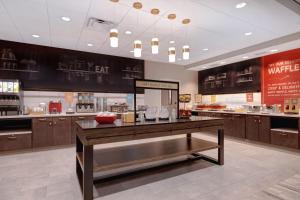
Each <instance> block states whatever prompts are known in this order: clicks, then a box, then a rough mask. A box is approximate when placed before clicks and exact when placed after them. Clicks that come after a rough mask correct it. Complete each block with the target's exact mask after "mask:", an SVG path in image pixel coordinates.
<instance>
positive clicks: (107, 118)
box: [95, 113, 117, 124]
mask: <svg viewBox="0 0 300 200" xmlns="http://www.w3.org/2000/svg"><path fill="white" fill-rule="evenodd" d="M116 119H117V116H116V115H115V114H113V113H99V114H98V115H97V116H96V117H95V120H96V121H97V122H98V123H99V124H112V123H114V121H115V120H116Z"/></svg>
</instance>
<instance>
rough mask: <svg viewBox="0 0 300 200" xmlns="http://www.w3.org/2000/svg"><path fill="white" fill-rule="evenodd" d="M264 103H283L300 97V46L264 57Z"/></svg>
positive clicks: (262, 85) (262, 89)
mask: <svg viewBox="0 0 300 200" xmlns="http://www.w3.org/2000/svg"><path fill="white" fill-rule="evenodd" d="M261 70H262V73H261V74H262V84H261V87H262V88H261V92H262V103H264V104H267V105H272V104H283V100H284V99H285V98H289V97H300V48H299V49H295V50H291V51H286V52H282V53H277V54H273V55H269V56H265V57H263V62H262V68H261Z"/></svg>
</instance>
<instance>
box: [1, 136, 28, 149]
mask: <svg viewBox="0 0 300 200" xmlns="http://www.w3.org/2000/svg"><path fill="white" fill-rule="evenodd" d="M31 137H32V134H31V133H22V134H19V133H18V134H1V135H0V151H8V150H18V149H26V148H31Z"/></svg>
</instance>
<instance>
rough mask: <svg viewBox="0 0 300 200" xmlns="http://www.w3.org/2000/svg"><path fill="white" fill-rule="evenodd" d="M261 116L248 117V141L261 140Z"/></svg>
mask: <svg viewBox="0 0 300 200" xmlns="http://www.w3.org/2000/svg"><path fill="white" fill-rule="evenodd" d="M258 120H259V116H247V117H246V124H247V126H246V138H247V139H248V140H256V141H258V140H259V124H258Z"/></svg>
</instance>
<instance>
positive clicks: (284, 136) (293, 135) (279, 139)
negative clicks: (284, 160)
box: [271, 129, 299, 148]
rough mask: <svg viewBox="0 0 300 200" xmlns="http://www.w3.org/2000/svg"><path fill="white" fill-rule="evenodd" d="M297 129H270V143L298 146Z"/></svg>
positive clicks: (290, 146) (289, 146)
mask: <svg viewBox="0 0 300 200" xmlns="http://www.w3.org/2000/svg"><path fill="white" fill-rule="evenodd" d="M298 135H299V134H298V131H295V132H294V131H290V130H284V129H283V130H281V129H272V130H271V143H272V144H275V145H279V146H285V147H288V148H298V147H299V137H298Z"/></svg>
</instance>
